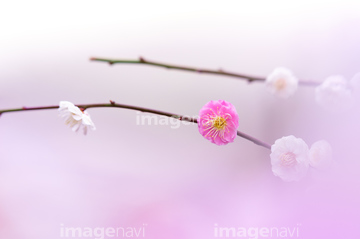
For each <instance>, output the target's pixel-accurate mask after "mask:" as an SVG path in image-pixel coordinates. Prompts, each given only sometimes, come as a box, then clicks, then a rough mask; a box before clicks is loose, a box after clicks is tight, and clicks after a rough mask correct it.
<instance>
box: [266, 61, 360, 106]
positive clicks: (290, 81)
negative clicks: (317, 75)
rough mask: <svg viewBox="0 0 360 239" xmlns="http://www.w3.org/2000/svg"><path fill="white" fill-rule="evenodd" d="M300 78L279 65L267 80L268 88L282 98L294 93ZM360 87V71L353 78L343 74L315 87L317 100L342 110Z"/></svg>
mask: <svg viewBox="0 0 360 239" xmlns="http://www.w3.org/2000/svg"><path fill="white" fill-rule="evenodd" d="M298 84H299V80H298V78H296V77H295V76H294V75H293V73H292V72H291V71H290V70H289V69H287V68H285V67H278V68H275V69H274V70H273V72H271V73H270V74H269V75H268V76H267V78H266V81H265V85H266V88H267V90H268V91H269V92H270V93H271V94H273V95H276V96H278V97H280V98H288V97H290V96H291V95H293V94H294V93H295V92H296V90H297V87H298ZM359 88H360V73H357V74H356V75H355V76H354V77H352V78H351V80H347V79H346V78H345V77H343V76H341V75H333V76H329V77H328V78H326V79H325V80H324V81H323V82H322V84H320V85H319V86H317V87H316V88H315V100H316V102H317V103H318V104H319V105H320V106H321V107H323V108H324V109H327V110H330V111H342V110H346V109H348V108H350V106H351V105H352V101H353V91H354V90H355V89H359Z"/></svg>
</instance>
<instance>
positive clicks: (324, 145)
mask: <svg viewBox="0 0 360 239" xmlns="http://www.w3.org/2000/svg"><path fill="white" fill-rule="evenodd" d="M309 155H310V166H311V167H313V168H316V169H320V170H324V169H329V168H330V167H331V166H332V165H333V163H334V161H333V157H332V149H331V146H330V144H329V143H328V142H327V141H325V140H319V141H317V142H315V143H313V144H312V145H311V147H310V154H309Z"/></svg>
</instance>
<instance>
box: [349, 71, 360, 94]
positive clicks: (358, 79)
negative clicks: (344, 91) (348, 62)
mask: <svg viewBox="0 0 360 239" xmlns="http://www.w3.org/2000/svg"><path fill="white" fill-rule="evenodd" d="M349 84H350V86H351V88H352V89H354V90H359V89H360V72H358V73H356V74H355V75H354V76H353V77H352V78H351V79H350V82H349Z"/></svg>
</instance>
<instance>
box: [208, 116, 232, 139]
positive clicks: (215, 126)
mask: <svg viewBox="0 0 360 239" xmlns="http://www.w3.org/2000/svg"><path fill="white" fill-rule="evenodd" d="M228 119H231V115H229V114H224V115H220V114H219V113H215V112H213V114H207V115H205V116H204V117H203V118H202V125H203V126H204V127H205V128H204V130H208V132H207V133H206V135H205V137H208V138H210V137H212V138H216V137H218V136H219V137H220V138H221V139H223V138H224V134H225V132H229V129H228V127H229V126H228V122H227V121H226V120H228Z"/></svg>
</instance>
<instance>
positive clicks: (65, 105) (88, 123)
mask: <svg viewBox="0 0 360 239" xmlns="http://www.w3.org/2000/svg"><path fill="white" fill-rule="evenodd" d="M59 112H60V116H61V117H63V118H65V124H66V125H69V126H70V127H71V129H72V131H76V132H77V131H78V130H79V129H80V128H82V129H83V132H84V134H85V135H86V134H87V131H88V128H90V129H92V130H95V129H96V128H95V125H94V123H93V122H92V120H91V118H90V115H89V113H88V112H87V111H86V110H84V111H82V110H81V109H80V108H79V107H77V106H75V105H74V104H73V103H71V102H68V101H60V104H59Z"/></svg>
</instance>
